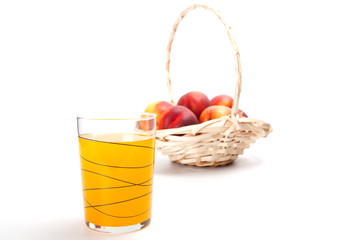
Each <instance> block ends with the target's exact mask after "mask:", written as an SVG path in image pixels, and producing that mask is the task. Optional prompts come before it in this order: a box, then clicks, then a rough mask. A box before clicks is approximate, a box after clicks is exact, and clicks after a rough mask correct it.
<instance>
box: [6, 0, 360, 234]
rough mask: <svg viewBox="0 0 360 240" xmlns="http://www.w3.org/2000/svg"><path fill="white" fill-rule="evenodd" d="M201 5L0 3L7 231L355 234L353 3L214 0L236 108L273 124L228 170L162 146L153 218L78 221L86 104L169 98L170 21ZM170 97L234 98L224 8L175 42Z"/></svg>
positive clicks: (195, 22) (199, 18)
mask: <svg viewBox="0 0 360 240" xmlns="http://www.w3.org/2000/svg"><path fill="white" fill-rule="evenodd" d="M192 3H194V2H193V1H159V0H153V1H88V0H87V1H78V0H75V1H73V0H71V1H67V0H63V1H45V0H44V1H39V0H33V1H17V0H14V1H6V0H5V1H1V2H0V104H1V105H0V106H1V111H0V112H1V119H0V123H1V125H0V134H1V135H0V136H1V137H0V146H1V151H0V157H1V158H0V159H1V172H0V187H1V197H0V206H1V214H0V226H1V227H0V238H1V239H347V240H351V239H359V238H360V231H359V226H360V204H359V203H360V193H359V191H360V186H359V185H360V174H359V172H360V157H359V151H358V149H359V142H360V141H359V136H360V128H359V122H360V114H359V106H358V105H359V104H358V103H359V100H360V97H359V84H358V83H359V80H360V73H359V66H360V47H359V43H360V34H359V22H360V15H359V12H358V10H359V7H358V6H357V4H356V3H357V1H346V0H344V1H320V0H312V1H308V0H304V1H280V0H274V1H216V2H215V1H205V2H204V3H207V4H209V5H210V6H212V7H214V8H216V9H219V10H220V11H221V13H222V15H223V16H224V19H225V20H226V21H227V22H228V23H229V24H230V25H231V26H232V28H233V32H234V36H235V38H236V40H237V42H238V45H239V49H240V55H241V62H242V67H243V91H242V93H241V97H240V108H242V109H243V110H244V111H245V112H246V113H247V114H248V115H249V116H250V117H254V118H259V119H262V120H264V121H266V122H269V123H271V124H272V126H273V128H274V131H273V132H272V133H271V134H270V135H269V137H268V138H266V139H260V140H259V141H258V142H256V143H255V144H254V145H252V146H251V147H250V148H249V149H247V150H246V151H245V154H244V155H243V156H241V157H239V159H238V160H237V161H236V162H235V163H234V164H233V165H231V166H228V167H223V168H196V167H187V166H181V165H177V164H171V163H170V162H169V160H168V159H167V157H166V156H162V155H161V154H160V153H159V152H157V154H156V167H155V179H154V194H153V218H152V223H151V225H150V226H149V227H148V228H146V229H144V230H142V231H140V232H136V233H132V234H126V235H121V236H109V235H102V234H96V233H93V232H90V231H88V230H87V229H86V228H85V226H84V224H83V221H84V220H83V208H82V196H81V179H80V169H79V167H80V164H79V159H78V143H77V132H76V121H75V120H76V119H75V118H76V116H77V115H78V114H95V113H101V112H110V113H112V114H114V115H126V114H130V113H131V112H139V111H143V110H144V108H145V107H146V105H147V104H149V103H150V102H153V101H157V100H169V97H168V94H167V88H166V81H165V76H166V75H165V68H164V65H165V56H166V46H167V41H168V38H169V35H170V32H171V28H172V25H173V23H174V21H175V20H176V18H177V17H178V15H179V14H180V12H181V11H182V10H183V9H185V8H186V7H188V6H189V5H191V4H192ZM173 49H174V52H173V55H172V63H173V64H172V72H171V73H172V80H173V91H174V95H175V98H176V99H178V98H179V97H180V96H181V95H182V94H184V93H186V92H187V91H191V90H199V91H202V92H204V93H206V94H207V95H208V96H209V97H210V98H211V97H213V96H215V95H216V94H228V95H233V87H234V73H233V71H234V62H233V57H232V50H231V46H230V43H229V40H228V39H227V36H226V33H225V30H224V29H223V27H222V25H221V24H220V23H219V22H218V21H217V20H216V17H214V16H213V15H211V14H210V13H207V12H205V11H201V10H199V11H194V12H192V13H191V14H189V16H188V17H186V18H185V19H184V21H183V22H182V24H181V25H180V27H179V30H178V34H177V35H176V39H175V41H174V45H173Z"/></svg>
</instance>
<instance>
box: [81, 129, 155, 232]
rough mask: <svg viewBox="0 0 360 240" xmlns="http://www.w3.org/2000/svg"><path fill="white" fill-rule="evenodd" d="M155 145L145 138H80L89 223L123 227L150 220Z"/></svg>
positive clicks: (125, 136)
mask: <svg viewBox="0 0 360 240" xmlns="http://www.w3.org/2000/svg"><path fill="white" fill-rule="evenodd" d="M154 144H155V140H154V138H153V137H152V136H146V135H141V134H126V133H108V134H99V135H93V134H82V135H80V136H79V145H80V160H81V170H82V181H83V196H84V206H85V207H84V209H85V221H86V222H91V223H93V224H96V225H100V226H107V227H121V226H129V225H134V224H138V223H141V222H144V221H146V220H148V219H150V217H151V199H152V182H153V181H152V179H153V173H154V153H155V150H154Z"/></svg>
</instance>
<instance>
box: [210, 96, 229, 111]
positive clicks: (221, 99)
mask: <svg viewBox="0 0 360 240" xmlns="http://www.w3.org/2000/svg"><path fill="white" fill-rule="evenodd" d="M210 105H211V106H215V105H221V106H226V107H229V108H231V107H232V105H233V98H232V97H230V96H228V95H218V96H216V97H214V98H213V99H211V100H210Z"/></svg>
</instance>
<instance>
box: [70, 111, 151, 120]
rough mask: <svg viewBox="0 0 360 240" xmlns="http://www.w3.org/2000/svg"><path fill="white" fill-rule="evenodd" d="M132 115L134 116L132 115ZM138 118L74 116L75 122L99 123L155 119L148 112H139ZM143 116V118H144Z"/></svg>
mask: <svg viewBox="0 0 360 240" xmlns="http://www.w3.org/2000/svg"><path fill="white" fill-rule="evenodd" d="M132 115H134V114H132ZM139 115H140V116H131V117H122V116H119V117H112V116H103V117H100V116H99V117H95V116H94V117H91V116H79V115H78V116H76V119H77V120H82V119H84V120H99V121H105V120H115V121H116V120H118V121H126V120H128V121H140V120H151V119H156V114H154V113H148V112H139ZM144 115H145V116H144Z"/></svg>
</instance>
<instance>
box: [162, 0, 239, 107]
mask: <svg viewBox="0 0 360 240" xmlns="http://www.w3.org/2000/svg"><path fill="white" fill-rule="evenodd" d="M196 8H204V9H206V10H209V11H211V12H213V13H214V14H215V15H216V16H217V17H218V18H219V20H220V21H221V22H222V24H223V25H224V26H225V28H226V31H227V34H228V36H229V38H230V42H231V45H232V48H233V51H234V58H235V73H236V85H235V97H234V102H233V107H232V113H233V114H236V113H237V111H238V108H239V99H240V92H241V65H240V53H239V48H238V46H237V44H236V41H235V38H234V37H233V34H232V31H231V27H230V26H229V25H227V24H226V23H225V22H224V20H223V19H222V17H221V16H220V13H219V12H218V11H215V10H214V9H213V8H211V7H208V6H207V5H204V4H194V5H192V6H190V7H188V8H186V9H185V10H184V11H182V12H181V14H180V16H179V17H178V19H177V20H176V21H175V23H174V26H173V29H172V32H171V34H170V38H169V42H168V46H167V56H166V66H165V69H166V73H167V86H168V91H169V96H170V101H171V104H173V105H175V101H174V97H173V96H172V91H171V79H170V53H171V46H172V43H173V41H174V37H175V33H176V30H177V28H178V26H179V24H180V22H181V21H182V19H183V18H184V17H185V16H186V14H187V13H188V12H190V11H192V10H194V9H196Z"/></svg>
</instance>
